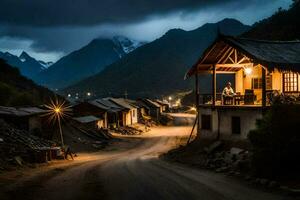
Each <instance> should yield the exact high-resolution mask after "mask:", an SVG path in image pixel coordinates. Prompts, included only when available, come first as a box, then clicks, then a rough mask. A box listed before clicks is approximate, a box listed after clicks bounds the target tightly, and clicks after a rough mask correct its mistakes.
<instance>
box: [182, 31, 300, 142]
mask: <svg viewBox="0 0 300 200" xmlns="http://www.w3.org/2000/svg"><path fill="white" fill-rule="evenodd" d="M299 72H300V42H299V41H287V42H286V41H261V40H253V39H246V38H237V37H228V36H223V35H220V36H219V37H218V38H217V39H216V40H215V42H214V43H213V44H212V45H211V46H210V47H209V48H207V49H206V51H205V52H204V53H203V55H202V56H201V58H200V59H199V60H198V61H197V62H196V63H195V64H194V65H193V67H192V68H191V69H190V70H189V71H188V73H187V74H186V77H192V76H194V77H195V88H196V89H195V91H196V104H195V105H197V110H198V119H199V120H198V135H201V137H202V136H203V137H205V136H207V137H219V138H238V139H241V138H242V139H243V138H246V137H247V134H248V132H249V131H250V130H251V129H254V128H255V123H256V121H257V119H261V118H262V116H263V114H264V112H265V110H267V109H268V107H269V106H270V102H271V100H272V96H274V95H278V94H284V95H297V96H298V95H299V91H300V88H299V78H300V77H299ZM201 74H211V77H212V82H211V86H212V91H211V93H210V94H209V95H201V94H200V92H201V88H199V82H198V80H199V78H201V76H199V75H201ZM218 74H232V75H233V76H234V77H235V84H234V85H233V88H234V92H235V94H234V95H233V96H232V99H230V101H229V102H225V101H224V98H223V96H222V94H219V93H217V91H216V88H217V85H216V80H217V77H218V76H217V75H218ZM224 87H225V86H224Z"/></svg>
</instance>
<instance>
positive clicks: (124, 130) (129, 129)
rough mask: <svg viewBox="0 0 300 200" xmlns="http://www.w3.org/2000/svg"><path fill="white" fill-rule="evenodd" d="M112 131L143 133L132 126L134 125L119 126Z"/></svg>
mask: <svg viewBox="0 0 300 200" xmlns="http://www.w3.org/2000/svg"><path fill="white" fill-rule="evenodd" d="M114 131H116V132H117V133H120V134H122V135H140V134H142V133H143V131H142V130H140V129H137V128H134V127H130V126H126V127H119V128H116V129H115V130H114Z"/></svg>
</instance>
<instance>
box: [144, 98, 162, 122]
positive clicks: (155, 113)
mask: <svg viewBox="0 0 300 200" xmlns="http://www.w3.org/2000/svg"><path fill="white" fill-rule="evenodd" d="M139 101H142V102H144V103H145V104H146V105H147V106H148V107H149V108H150V111H149V114H150V116H151V117H152V119H154V120H155V121H158V120H159V119H160V114H161V112H162V111H161V110H162V108H161V106H160V105H159V104H158V103H157V102H155V101H152V100H150V99H140V100H139Z"/></svg>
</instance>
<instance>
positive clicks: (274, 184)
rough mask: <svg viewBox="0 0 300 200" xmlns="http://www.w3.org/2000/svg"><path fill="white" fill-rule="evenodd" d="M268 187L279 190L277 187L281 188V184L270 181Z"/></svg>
mask: <svg viewBox="0 0 300 200" xmlns="http://www.w3.org/2000/svg"><path fill="white" fill-rule="evenodd" d="M268 187H269V188H277V187H279V184H278V182H276V181H270V183H269V185H268Z"/></svg>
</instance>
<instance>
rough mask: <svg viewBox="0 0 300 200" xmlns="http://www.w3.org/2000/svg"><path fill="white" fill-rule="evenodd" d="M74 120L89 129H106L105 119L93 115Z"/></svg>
mask: <svg viewBox="0 0 300 200" xmlns="http://www.w3.org/2000/svg"><path fill="white" fill-rule="evenodd" d="M73 120H75V121H76V122H77V123H78V124H80V125H84V126H85V127H87V128H89V129H101V128H105V124H104V119H101V118H98V117H95V116H93V115H88V116H82V117H74V118H73Z"/></svg>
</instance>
